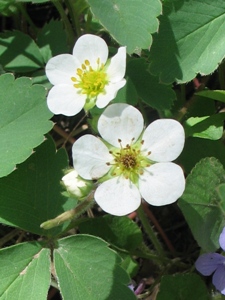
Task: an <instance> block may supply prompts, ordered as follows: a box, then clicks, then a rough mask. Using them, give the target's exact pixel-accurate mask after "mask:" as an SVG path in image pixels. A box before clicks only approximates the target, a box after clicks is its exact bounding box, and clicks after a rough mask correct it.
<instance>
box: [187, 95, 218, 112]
mask: <svg viewBox="0 0 225 300" xmlns="http://www.w3.org/2000/svg"><path fill="white" fill-rule="evenodd" d="M192 99H193V101H192V104H191V105H190V106H188V107H187V109H188V110H187V116H188V117H204V116H211V115H213V114H215V113H216V106H215V101H213V100H212V101H209V98H206V97H203V96H200V95H198V94H197V93H196V94H194V95H193V98H192ZM203 107H204V109H202V108H203Z"/></svg>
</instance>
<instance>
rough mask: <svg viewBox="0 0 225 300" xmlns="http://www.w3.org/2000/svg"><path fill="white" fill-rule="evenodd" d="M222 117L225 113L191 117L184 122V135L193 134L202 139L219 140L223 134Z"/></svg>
mask: <svg viewBox="0 0 225 300" xmlns="http://www.w3.org/2000/svg"><path fill="white" fill-rule="evenodd" d="M224 119H225V113H221V114H217V115H213V116H206V117H195V118H193V117H191V118H189V119H188V120H187V121H186V123H185V127H186V128H185V132H186V137H188V136H193V137H199V138H203V139H210V140H219V139H220V138H221V137H222V135H223V121H224Z"/></svg>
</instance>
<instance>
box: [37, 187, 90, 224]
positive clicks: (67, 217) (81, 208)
mask: <svg viewBox="0 0 225 300" xmlns="http://www.w3.org/2000/svg"><path fill="white" fill-rule="evenodd" d="M93 193H94V192H91V193H90V194H89V195H88V197H87V198H86V199H85V200H84V201H82V202H81V203H80V204H79V205H77V206H76V207H74V208H73V209H70V210H68V211H66V212H64V213H62V214H61V215H59V216H57V217H56V218H54V219H51V220H48V221H46V222H44V223H42V224H41V225H40V227H41V228H44V229H51V228H53V227H56V226H59V225H61V224H62V223H64V222H66V221H71V220H73V219H75V218H77V217H79V216H80V215H81V214H82V213H84V212H85V211H86V210H87V209H88V208H90V207H91V206H92V205H93V204H94V200H93Z"/></svg>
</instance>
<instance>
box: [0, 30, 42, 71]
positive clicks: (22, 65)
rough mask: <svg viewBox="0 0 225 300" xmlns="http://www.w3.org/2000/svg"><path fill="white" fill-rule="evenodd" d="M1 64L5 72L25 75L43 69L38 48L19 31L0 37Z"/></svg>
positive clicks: (27, 36)
mask: <svg viewBox="0 0 225 300" xmlns="http://www.w3.org/2000/svg"><path fill="white" fill-rule="evenodd" d="M0 56H1V64H2V65H3V67H4V69H5V70H6V71H12V72H19V73H26V72H31V71H34V70H37V69H40V68H42V67H43V58H42V55H41V52H40V50H39V48H38V46H37V45H36V44H35V42H34V41H33V40H32V39H31V38H30V37H29V35H26V34H24V33H22V32H20V31H13V32H6V33H3V34H1V35H0Z"/></svg>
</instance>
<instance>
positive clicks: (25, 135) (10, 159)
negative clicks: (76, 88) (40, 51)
mask: <svg viewBox="0 0 225 300" xmlns="http://www.w3.org/2000/svg"><path fill="white" fill-rule="evenodd" d="M45 97H46V91H45V89H44V88H43V87H42V86H39V85H32V82H31V80H30V79H29V78H25V77H21V78H18V79H16V80H15V79H14V77H13V75H12V74H4V75H1V76H0V99H1V101H0V111H1V119H0V140H1V141H4V143H1V144H0V164H1V168H0V177H2V176H6V175H8V174H9V173H11V172H12V171H13V170H14V169H15V166H16V164H18V163H21V162H23V161H24V160H25V159H27V158H28V157H29V156H30V155H31V154H32V152H33V148H34V147H37V146H38V145H40V144H41V143H42V142H43V141H44V136H43V135H44V134H45V133H47V132H48V131H49V130H50V129H51V128H52V123H51V122H50V121H49V118H50V117H51V116H52V113H51V112H50V111H49V110H48V108H47V106H46V100H45Z"/></svg>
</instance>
